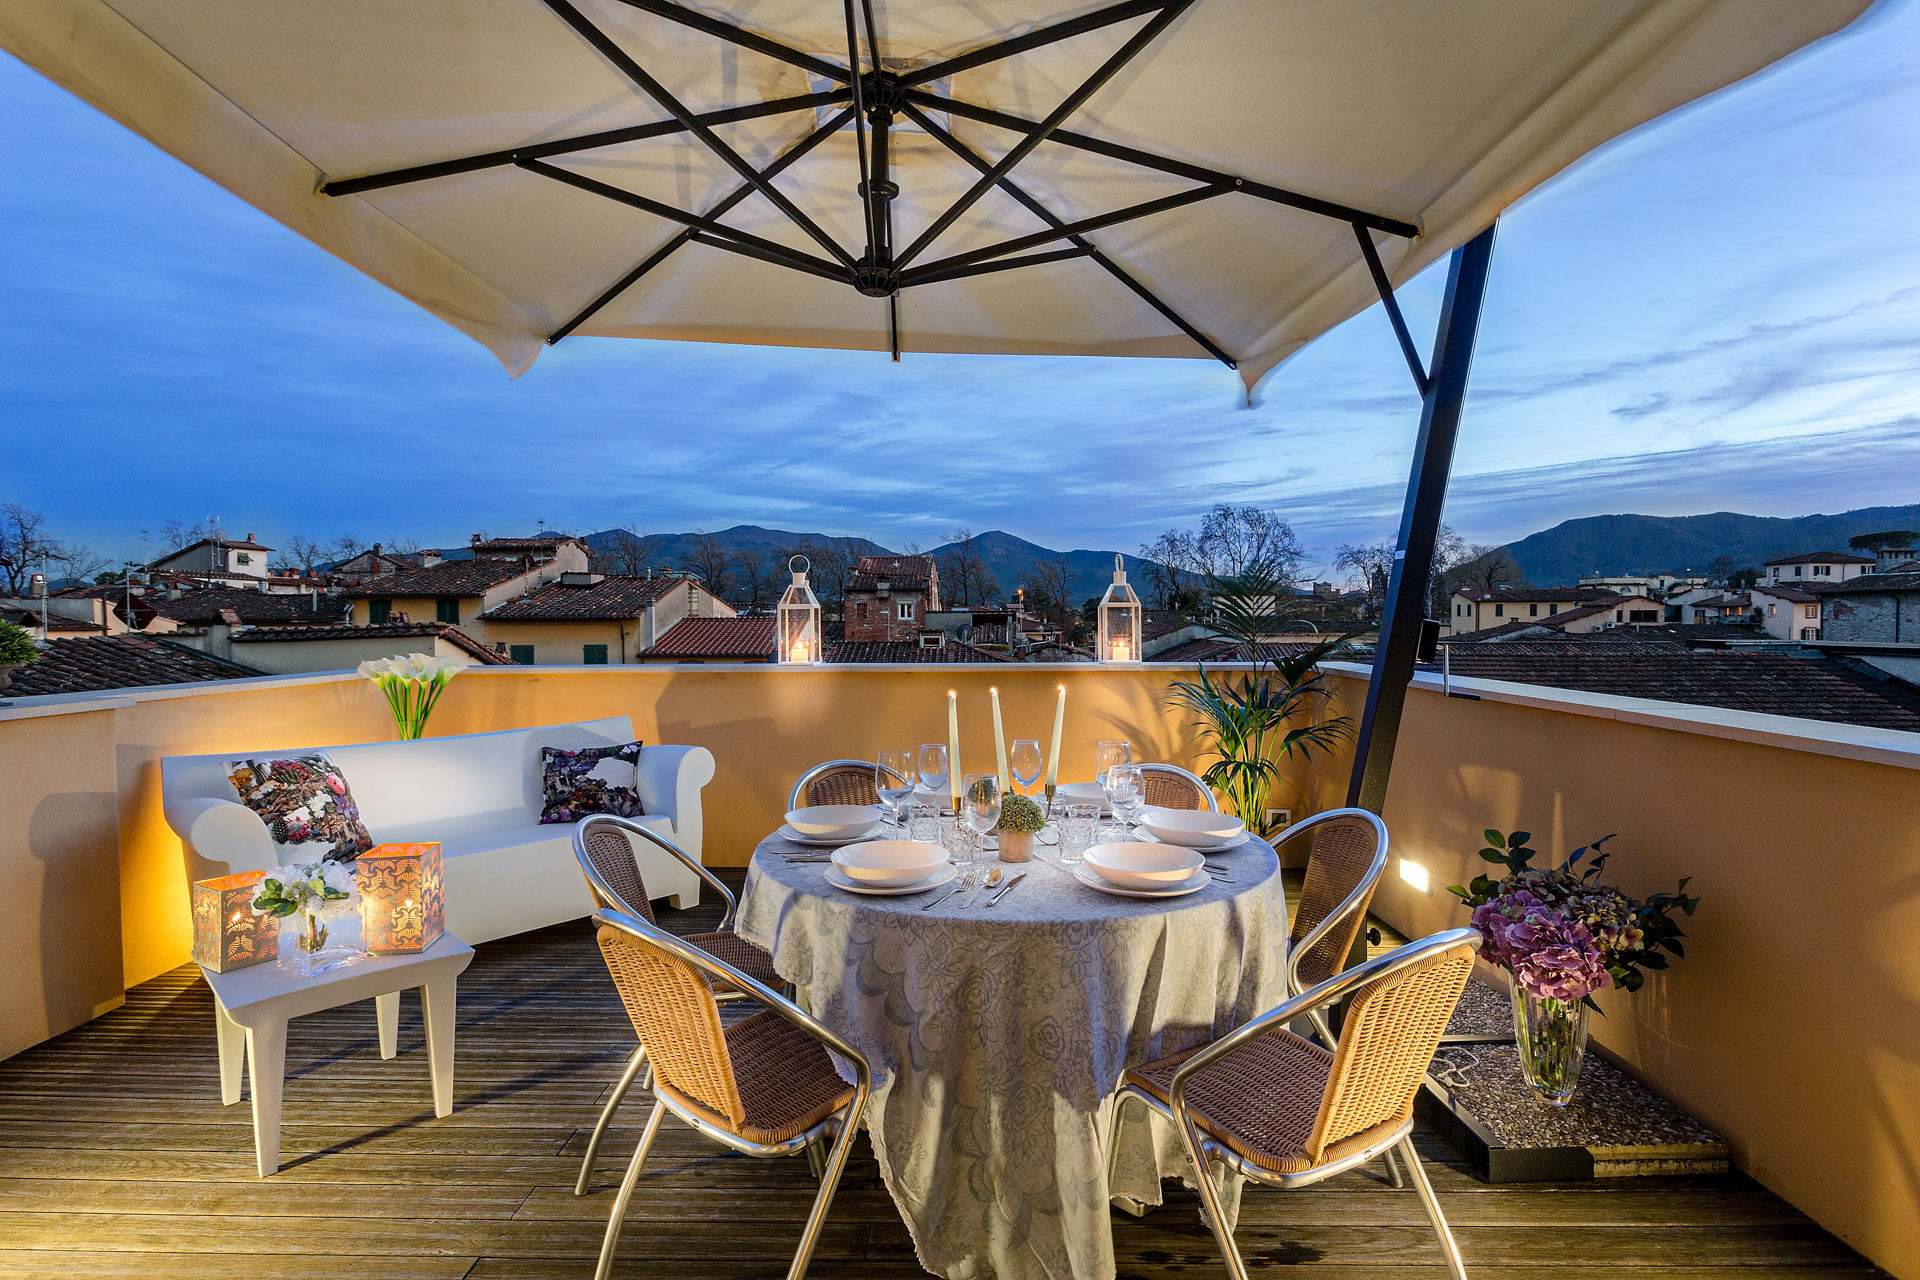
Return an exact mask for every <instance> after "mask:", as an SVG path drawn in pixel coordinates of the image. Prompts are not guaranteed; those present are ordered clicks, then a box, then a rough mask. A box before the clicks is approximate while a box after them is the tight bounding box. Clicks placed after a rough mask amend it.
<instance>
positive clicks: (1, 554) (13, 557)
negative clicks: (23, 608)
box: [0, 502, 60, 596]
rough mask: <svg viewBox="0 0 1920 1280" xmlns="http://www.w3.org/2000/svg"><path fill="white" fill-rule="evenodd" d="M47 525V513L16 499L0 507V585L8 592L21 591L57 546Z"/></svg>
mask: <svg viewBox="0 0 1920 1280" xmlns="http://www.w3.org/2000/svg"><path fill="white" fill-rule="evenodd" d="M46 527H47V518H46V516H44V515H42V514H41V513H40V512H38V511H30V510H28V509H27V508H26V507H24V506H22V505H21V504H19V503H18V502H9V503H7V504H6V506H4V507H0V585H4V586H5V587H6V594H7V595H10V596H18V595H24V594H25V593H26V590H27V583H28V582H29V581H30V580H31V579H32V578H33V575H34V574H36V573H38V572H40V566H41V565H42V564H43V563H45V562H46V561H47V560H48V559H49V558H51V557H52V556H53V555H54V554H55V553H57V552H58V551H59V550H60V548H59V546H58V545H57V544H56V543H55V542H54V541H53V539H51V538H49V537H48V536H47V532H46Z"/></svg>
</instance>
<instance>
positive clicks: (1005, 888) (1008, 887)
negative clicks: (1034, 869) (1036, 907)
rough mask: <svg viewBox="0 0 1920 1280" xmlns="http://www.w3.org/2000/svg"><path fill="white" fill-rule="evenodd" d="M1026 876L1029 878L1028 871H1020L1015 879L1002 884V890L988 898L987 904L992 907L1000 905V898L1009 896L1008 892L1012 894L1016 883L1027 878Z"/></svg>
mask: <svg viewBox="0 0 1920 1280" xmlns="http://www.w3.org/2000/svg"><path fill="white" fill-rule="evenodd" d="M1026 878H1027V873H1026V872H1024V871H1022V872H1021V873H1020V874H1019V875H1017V876H1015V877H1014V878H1013V879H1011V880H1009V881H1007V882H1006V883H1005V884H1004V885H1001V886H1000V892H998V893H996V894H994V895H993V896H992V897H991V898H988V899H987V905H988V906H990V907H996V906H999V905H1000V899H1002V898H1004V897H1006V896H1007V895H1008V894H1010V893H1012V892H1013V887H1014V886H1015V885H1017V884H1019V883H1020V882H1021V881H1022V880H1025V879H1026Z"/></svg>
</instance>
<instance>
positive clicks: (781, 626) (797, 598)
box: [773, 556, 820, 663]
mask: <svg viewBox="0 0 1920 1280" xmlns="http://www.w3.org/2000/svg"><path fill="white" fill-rule="evenodd" d="M812 567H813V562H812V561H811V560H808V559H807V558H806V557H805V556H795V557H793V559H791V560H789V561H787V568H788V569H790V570H792V571H793V584H792V585H791V586H789V587H788V588H787V593H786V594H785V595H783V596H781V597H780V608H779V610H778V625H777V626H776V627H775V628H774V636H775V645H774V652H773V660H774V661H775V662H786V663H814V662H818V661H820V601H819V600H818V599H817V598H816V597H815V596H814V594H813V588H812V587H810V586H808V585H807V570H809V569H811V568H812Z"/></svg>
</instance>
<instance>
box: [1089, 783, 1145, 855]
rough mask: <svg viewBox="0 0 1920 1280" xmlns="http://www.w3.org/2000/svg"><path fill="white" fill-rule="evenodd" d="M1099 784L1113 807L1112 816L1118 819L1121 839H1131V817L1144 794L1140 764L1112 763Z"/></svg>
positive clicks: (1133, 815) (1138, 806)
mask: <svg viewBox="0 0 1920 1280" xmlns="http://www.w3.org/2000/svg"><path fill="white" fill-rule="evenodd" d="M1100 786H1101V789H1102V790H1104V791H1105V792H1106V793H1107V803H1108V804H1109V805H1110V806H1112V808H1113V816H1114V817H1116V818H1118V819H1119V820H1120V836H1121V839H1123V840H1131V839H1132V838H1133V819H1134V817H1135V816H1136V814H1137V811H1138V810H1139V808H1140V801H1141V799H1142V798H1143V797H1144V795H1145V781H1144V779H1142V778H1141V776H1140V766H1139V765H1137V764H1115V765H1112V766H1110V767H1109V768H1108V769H1107V772H1106V776H1105V777H1103V778H1102V779H1101V780H1100Z"/></svg>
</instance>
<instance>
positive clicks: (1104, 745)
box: [1093, 738, 1133, 785]
mask: <svg viewBox="0 0 1920 1280" xmlns="http://www.w3.org/2000/svg"><path fill="white" fill-rule="evenodd" d="M1132 763H1133V744H1132V743H1131V742H1128V741H1127V740H1126V739H1124V738H1106V739H1103V740H1102V741H1101V743H1100V745H1099V746H1097V747H1095V748H1094V749H1093V779H1094V781H1095V782H1099V783H1101V784H1102V785H1104V784H1105V782H1106V777H1107V770H1109V769H1111V768H1113V766H1114V765H1117V764H1132Z"/></svg>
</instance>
